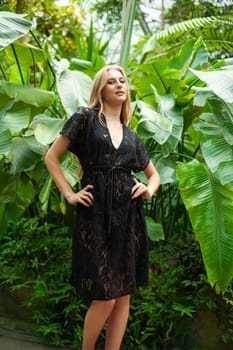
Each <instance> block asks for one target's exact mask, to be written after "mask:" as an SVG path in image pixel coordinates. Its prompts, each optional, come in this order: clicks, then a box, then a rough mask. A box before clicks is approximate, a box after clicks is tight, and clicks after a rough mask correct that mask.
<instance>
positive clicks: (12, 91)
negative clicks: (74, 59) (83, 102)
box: [0, 12, 55, 107]
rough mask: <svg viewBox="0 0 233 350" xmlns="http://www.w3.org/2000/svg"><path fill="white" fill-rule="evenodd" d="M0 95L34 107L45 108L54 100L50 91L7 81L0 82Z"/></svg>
mask: <svg viewBox="0 0 233 350" xmlns="http://www.w3.org/2000/svg"><path fill="white" fill-rule="evenodd" d="M0 13H1V12H0ZM2 95H3V96H4V95H7V96H9V97H10V98H11V99H13V100H15V101H22V102H24V103H26V104H29V105H32V106H36V107H41V106H43V107H47V106H49V105H51V104H52V103H53V101H54V98H55V95H54V93H53V92H51V91H45V90H41V89H36V88H32V87H29V86H23V85H19V84H14V83H10V82H8V81H0V98H1V96H2Z"/></svg>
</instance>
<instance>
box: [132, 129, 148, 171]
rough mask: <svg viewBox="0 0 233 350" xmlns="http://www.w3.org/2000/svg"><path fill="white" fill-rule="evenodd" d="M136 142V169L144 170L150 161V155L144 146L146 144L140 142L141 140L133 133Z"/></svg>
mask: <svg viewBox="0 0 233 350" xmlns="http://www.w3.org/2000/svg"><path fill="white" fill-rule="evenodd" d="M135 142H136V164H137V171H142V170H144V169H145V168H146V167H147V165H148V164H149V162H150V155H149V152H148V150H147V148H146V145H145V144H144V143H143V142H142V140H141V139H140V138H139V137H138V136H137V135H135Z"/></svg>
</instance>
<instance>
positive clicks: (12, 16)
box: [0, 11, 32, 50]
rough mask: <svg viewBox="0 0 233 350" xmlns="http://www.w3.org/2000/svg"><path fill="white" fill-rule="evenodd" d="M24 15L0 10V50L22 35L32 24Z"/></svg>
mask: <svg viewBox="0 0 233 350" xmlns="http://www.w3.org/2000/svg"><path fill="white" fill-rule="evenodd" d="M25 17H26V15H21V14H16V13H12V12H6V11H0V23H1V26H0V50H2V49H3V48H4V47H6V46H8V45H10V44H12V43H13V42H14V41H15V40H17V39H19V38H21V37H23V36H24V35H25V34H26V33H27V32H28V31H29V30H30V29H31V26H32V22H30V21H28V20H27V19H26V18H25Z"/></svg>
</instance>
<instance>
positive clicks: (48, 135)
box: [31, 115, 65, 145]
mask: <svg viewBox="0 0 233 350" xmlns="http://www.w3.org/2000/svg"><path fill="white" fill-rule="evenodd" d="M64 123H65V120H64V119H57V118H49V117H47V116H45V115H38V116H37V117H36V118H35V119H34V121H33V122H32V124H31V127H32V128H35V132H34V134H35V137H36V140H37V141H38V142H40V143H41V144H42V145H49V144H50V143H52V142H53V141H54V140H55V138H56V137H57V136H58V134H59V132H60V131H61V129H62V127H63V125H64Z"/></svg>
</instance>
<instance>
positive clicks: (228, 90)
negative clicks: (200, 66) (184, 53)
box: [190, 67, 233, 103]
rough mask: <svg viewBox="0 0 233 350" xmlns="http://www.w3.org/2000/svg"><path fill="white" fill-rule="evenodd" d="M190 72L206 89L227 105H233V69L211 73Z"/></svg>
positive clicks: (193, 70)
mask: <svg viewBox="0 0 233 350" xmlns="http://www.w3.org/2000/svg"><path fill="white" fill-rule="evenodd" d="M190 70H191V71H192V72H193V74H195V75H196V76H197V77H198V78H199V79H200V80H202V81H204V82H205V83H206V85H207V87H208V88H209V89H210V90H211V91H213V92H214V93H215V94H216V95H217V96H219V97H220V98H221V99H223V100H224V101H225V102H227V103H233V67H232V68H231V69H230V67H228V69H227V70H223V69H222V70H214V71H211V72H203V71H197V70H195V69H191V68H190Z"/></svg>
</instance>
